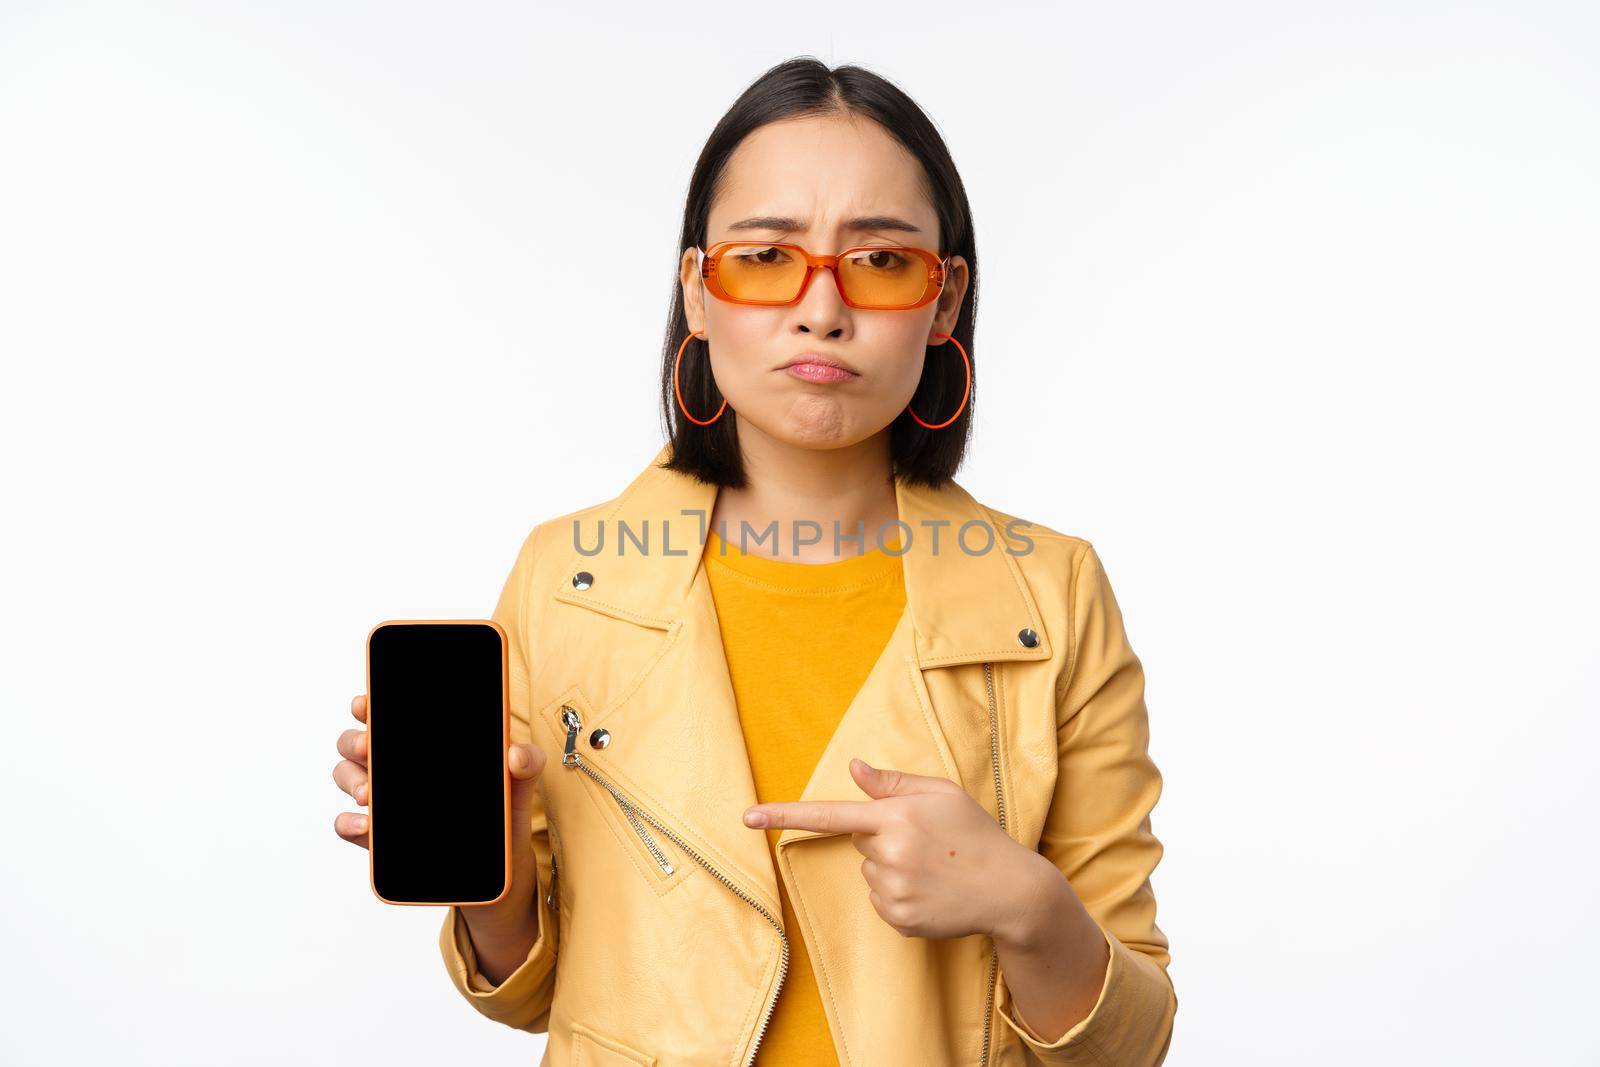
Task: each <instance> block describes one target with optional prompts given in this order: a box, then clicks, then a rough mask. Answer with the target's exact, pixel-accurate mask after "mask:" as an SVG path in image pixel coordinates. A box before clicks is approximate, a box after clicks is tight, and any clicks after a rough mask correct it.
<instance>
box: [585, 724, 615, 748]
mask: <svg viewBox="0 0 1600 1067" xmlns="http://www.w3.org/2000/svg"><path fill="white" fill-rule="evenodd" d="M610 743H611V731H610V730H607V729H605V728H604V727H602V728H601V729H598V730H596V731H595V732H594V733H592V734H590V735H589V747H590V748H605V747H606V746H607V745H609V744H610Z"/></svg>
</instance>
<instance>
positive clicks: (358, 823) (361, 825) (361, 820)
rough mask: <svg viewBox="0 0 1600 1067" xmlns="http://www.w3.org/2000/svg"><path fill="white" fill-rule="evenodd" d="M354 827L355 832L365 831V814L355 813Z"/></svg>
mask: <svg viewBox="0 0 1600 1067" xmlns="http://www.w3.org/2000/svg"><path fill="white" fill-rule="evenodd" d="M355 828H356V833H358V834H359V833H364V832H365V831H366V829H367V817H366V816H365V815H357V816H356V818H355Z"/></svg>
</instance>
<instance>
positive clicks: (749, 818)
mask: <svg viewBox="0 0 1600 1067" xmlns="http://www.w3.org/2000/svg"><path fill="white" fill-rule="evenodd" d="M744 824H745V825H746V826H757V827H759V826H765V825H767V813H766V812H764V811H747V812H745V813H744Z"/></svg>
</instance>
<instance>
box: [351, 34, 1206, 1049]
mask: <svg viewBox="0 0 1600 1067" xmlns="http://www.w3.org/2000/svg"><path fill="white" fill-rule="evenodd" d="M680 247H681V248H682V249H683V253H682V257H681V259H680V262H679V281H680V289H681V292H680V293H678V294H676V295H675V299H674V303H673V307H672V311H671V315H670V318H669V323H670V330H669V336H668V340H667V345H666V347H665V349H664V361H663V366H662V371H661V386H662V397H663V407H664V410H665V416H666V420H667V426H668V431H669V434H670V441H669V442H668V444H667V445H666V446H664V447H663V448H662V449H661V451H660V452H659V453H658V454H657V455H656V457H655V458H654V459H653V460H652V461H651V462H650V464H649V465H648V466H646V467H645V468H644V470H643V471H641V472H640V473H639V474H638V476H637V477H635V478H634V480H633V481H632V482H631V483H630V484H629V485H628V486H627V487H626V488H625V489H624V490H623V491H622V492H621V493H620V494H618V495H617V496H615V497H613V498H611V499H609V500H606V501H605V502H603V503H599V504H595V505H594V506H592V507H588V508H584V509H582V510H580V511H577V512H573V513H570V514H568V515H562V516H558V517H556V518H553V519H549V520H547V521H545V522H542V523H540V524H539V525H538V526H536V527H535V528H534V530H533V532H532V533H530V534H529V535H528V537H527V539H526V540H525V541H524V543H523V545H522V548H521V551H520V553H519V555H518V557H517V560H516V563H515V566H514V567H513V569H512V572H511V575H510V578H509V580H508V581H507V583H506V585H505V588H504V591H503V593H502V594H501V597H500V600H499V603H498V605H497V607H496V609H495V612H494V618H495V619H496V620H497V621H498V622H499V623H500V624H501V625H502V626H503V627H504V628H505V630H506V633H507V634H508V635H509V637H510V639H511V643H512V644H511V663H512V681H511V694H512V695H511V702H512V715H513V727H512V730H513V737H514V742H515V743H514V744H513V746H512V748H511V750H510V752H509V753H508V755H507V759H508V760H509V762H510V766H511V769H512V775H513V779H514V797H513V808H514V813H515V815H516V819H517V822H516V824H515V825H516V826H518V827H519V828H526V829H527V830H528V831H530V832H521V833H519V834H518V836H517V839H516V843H515V864H516V872H517V873H516V875H515V879H514V887H515V888H514V891H513V893H512V894H511V895H510V897H509V898H508V899H507V900H505V901H503V902H501V903H500V904H496V905H491V906H479V907H451V908H450V909H449V913H448V914H447V916H446V919H445V923H444V926H443V929H442V930H441V936H440V948H441V950H442V952H443V954H444V958H445V961H446V964H447V966H448V968H449V972H450V975H451V978H452V980H453V981H454V983H455V985H456V988H457V989H458V990H459V991H460V993H461V994H462V995H463V996H464V997H466V998H467V999H468V1001H469V1002H470V1003H471V1004H472V1005H473V1006H474V1007H475V1008H476V1009H477V1010H478V1011H480V1012H482V1013H483V1014H484V1015H486V1016H488V1017H489V1018H491V1019H495V1020H497V1021H499V1022H502V1023H505V1024H507V1025H510V1026H514V1027H518V1028H521V1029H524V1030H528V1031H531V1032H535V1033H548V1034H549V1041H548V1046H547V1052H546V1058H545V1061H544V1062H549V1063H568V1062H573V1063H586V1064H640V1063H643V1064H652V1063H653V1064H661V1065H663V1067H665V1065H676V1064H731V1065H735V1067H737V1065H739V1064H749V1063H763V1064H807V1065H810V1064H818V1063H840V1064H916V1065H922V1064H983V1065H991V1064H993V1065H998V1064H1019V1063H1027V1062H1043V1063H1048V1064H1090V1063H1093V1064H1128V1065H1152V1064H1158V1063H1160V1062H1161V1061H1162V1060H1163V1059H1164V1057H1165V1055H1166V1048H1167V1043H1168V1041H1169V1037H1170V1034H1171V1030H1172V1022H1173V1016H1174V1013H1175V1011H1176V1007H1177V1002H1176V998H1175V996H1174V994H1173V990H1172V986H1171V983H1170V982H1169V980H1168V977H1167V973H1166V967H1167V964H1168V961H1169V956H1168V952H1167V940H1166V938H1165V936H1164V935H1163V934H1162V932H1161V931H1160V929H1159V928H1158V927H1157V926H1156V924H1155V899H1154V896H1153V894H1152V891H1151V887H1150V882H1149V875H1150V873H1151V871H1152V870H1153V869H1154V868H1155V866H1156V864H1157V862H1158V860H1159V859H1160V857H1161V852H1162V846H1161V844H1160V843H1159V842H1158V841H1157V839H1156V838H1155V837H1154V836H1153V835H1152V833H1151V829H1150V821H1149V814H1150V810H1151V808H1152V807H1153V806H1154V805H1155V803H1156V800H1157V797H1158V795H1159V793H1160V790H1161V779H1160V776H1159V774H1158V772H1157V769H1156V767H1155V766H1154V765H1153V763H1152V762H1151V760H1150V759H1149V756H1148V754H1147V747H1146V742H1147V717H1146V708H1145V702H1144V676H1143V669H1142V667H1141V665H1140V662H1139V660H1138V658H1137V657H1136V656H1135V655H1134V653H1133V651H1132V649H1131V647H1130V646H1129V643H1128V640H1127V637H1126V635H1125V632H1124V629H1123V625H1122V619H1121V615H1120V613H1119V611H1118V607H1117V602H1116V600H1115V598H1114V597H1113V595H1112V591H1111V587H1110V585H1109V584H1108V581H1107V578H1106V575H1105V572H1104V571H1103V570H1102V569H1101V566H1100V562H1099V559H1098V557H1097V555H1096V553H1095V551H1094V549H1093V547H1092V546H1091V545H1090V544H1089V543H1088V542H1086V541H1083V540H1081V539H1079V538H1075V537H1070V536H1067V535H1064V534H1061V533H1057V532H1055V531H1053V530H1050V529H1048V528H1047V527H1043V526H1038V525H1035V524H1031V523H1027V522H1025V521H1023V520H1021V519H1019V518H1017V517H1015V516H1011V515H1007V514H1004V513H1002V512H1000V511H997V510H995V509H994V508H990V507H986V506H984V505H981V504H979V503H977V502H976V501H975V500H974V499H973V498H972V497H971V496H970V495H968V493H967V492H966V491H965V490H964V489H963V488H962V487H961V486H960V485H958V484H957V483H956V482H954V481H953V480H952V478H951V476H952V474H953V472H954V471H955V470H956V468H957V467H958V466H959V464H960V461H961V458H962V455H963V452H964V449H965V442H966V439H967V436H968V433H969V431H970V428H971V425H972V417H973V410H974V404H973V400H972V397H973V395H974V390H973V389H972V381H973V378H974V376H975V370H976V367H975V363H974V361H973V360H972V347H973V346H972V335H973V303H974V296H975V294H976V280H977V262H976V255H975V252H974V243H973V230H972V224H971V221H970V217H969V214H968V208H967V203H966V199H965V195H964V193H963V191H962V184H961V181H960V178H959V176H958V175H957V173H956V170H955V167H954V164H953V163H952V161H951V159H950V157H949V155H948V153H947V151H946V149H945V146H944V144H943V143H942V141H941V139H940V138H939V136H938V134H937V133H936V131H935V130H934V128H933V126H932V124H931V123H930V122H929V121H928V119H927V118H926V117H925V116H924V115H923V113H922V112H921V111H920V110H919V109H918V108H917V107H916V105H915V104H914V103H912V102H911V101H910V100H909V99H908V98H907V97H906V96H905V95H904V94H903V93H901V92H900V91H899V90H897V89H896V88H894V87H893V86H892V85H890V84H889V83H887V82H885V81H884V80H882V79H881V78H879V77H877V76H874V75H872V74H870V73H868V72H866V71H863V70H861V69H859V68H856V67H840V68H838V69H837V70H831V71H830V70H829V69H828V68H827V67H825V66H824V65H822V64H820V63H818V62H816V61H815V60H811V59H801V60H794V61H791V62H788V63H785V64H782V65H780V66H778V67H776V68H774V69H773V70H771V71H769V72H768V73H767V74H766V75H764V76H763V77H762V78H761V79H760V80H758V81H757V82H756V83H754V84H753V85H752V86H751V87H750V88H749V89H748V90H747V91H746V92H745V93H744V95H743V96H741V97H740V99H739V100H738V101H737V102H736V103H735V104H734V106H733V107H732V108H731V109H730V111H729V112H728V114H727V115H726V116H725V117H724V118H723V120H722V122H721V123H720V124H719V125H718V127H717V128H716V130H715V131H714V132H713V134H712V136H711V139H710V142H709V143H708V145H707V146H706V148H705V150H704V152H703V153H702V155H701V157H700V161H699V163H698V165H697V167H696V170H695V173H694V176H693V180H692V184H691V187H690V190H689V196H688V201H687V204H686V209H685V216H684V223H683V237H682V241H681V242H680ZM353 708H354V712H355V716H356V718H357V719H358V720H361V721H363V722H364V721H365V698H364V697H361V696H358V697H357V698H356V699H355V702H354V705H353ZM339 751H340V753H341V755H342V756H343V757H344V759H343V760H342V761H341V762H340V763H339V765H338V766H337V767H336V769H335V772H334V777H335V780H336V781H338V782H339V783H340V785H341V786H342V787H343V788H345V789H346V790H347V791H349V792H350V793H351V794H352V795H353V796H354V798H355V800H356V802H357V803H359V804H365V803H366V793H365V788H366V772H365V766H364V761H365V732H364V731H363V730H359V729H352V730H348V731H346V732H345V733H344V734H343V735H341V737H340V739H339ZM758 816H760V817H758ZM335 828H336V830H337V831H338V833H339V834H340V835H341V836H343V837H345V838H347V839H349V840H351V841H354V842H356V843H357V844H362V845H364V844H365V841H366V830H365V821H364V819H363V818H362V817H361V816H359V815H357V814H355V813H341V814H340V815H339V816H338V818H337V820H336V823H335Z"/></svg>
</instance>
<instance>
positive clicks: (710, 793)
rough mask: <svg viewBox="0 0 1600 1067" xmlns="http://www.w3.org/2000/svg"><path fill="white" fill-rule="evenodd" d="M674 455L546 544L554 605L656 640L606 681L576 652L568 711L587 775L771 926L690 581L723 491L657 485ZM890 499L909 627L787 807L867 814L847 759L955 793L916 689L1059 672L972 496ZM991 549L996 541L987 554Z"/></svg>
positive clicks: (731, 710) (735, 726) (942, 747)
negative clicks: (745, 897)
mask: <svg viewBox="0 0 1600 1067" xmlns="http://www.w3.org/2000/svg"><path fill="white" fill-rule="evenodd" d="M669 448H670V446H664V447H663V448H662V449H661V450H660V451H659V452H658V453H657V454H656V456H655V458H654V459H653V460H652V461H651V462H650V465H649V466H648V467H646V468H645V469H644V470H643V471H642V472H640V473H639V474H638V475H637V476H636V477H635V478H634V480H633V481H632V482H631V483H630V484H629V485H628V487H627V488H626V489H625V490H624V491H623V492H622V493H621V494H620V495H619V496H618V497H617V498H616V499H615V500H614V501H612V502H611V505H610V506H609V507H606V508H602V509H598V510H596V511H594V512H593V513H580V516H581V518H580V520H579V522H578V523H577V525H576V527H575V528H574V529H573V530H572V531H571V533H570V537H571V538H573V540H571V541H570V542H569V541H567V540H566V539H565V538H563V539H561V540H558V541H557V542H556V543H557V544H561V545H563V546H566V545H568V544H570V545H571V546H572V552H571V558H570V560H569V563H568V565H567V566H566V567H564V568H563V569H562V570H561V572H560V577H559V579H558V581H557V584H556V586H555V588H554V589H552V590H550V595H551V596H552V597H553V598H554V599H555V600H557V601H559V602H561V603H562V604H567V605H573V606H576V607H578V608H581V609H584V610H587V611H592V612H598V613H600V614H601V615H604V616H609V617H610V618H612V619H615V620H617V621H618V625H623V624H626V626H627V627H643V628H646V629H648V630H650V631H656V635H655V636H656V638H657V639H658V640H657V641H655V642H653V643H651V644H649V645H629V644H622V645H619V646H617V647H627V648H647V647H648V648H652V649H655V651H651V652H649V653H648V654H642V655H639V656H638V657H637V658H638V659H640V660H642V662H639V663H637V664H634V663H632V662H630V663H628V664H626V665H623V666H622V667H620V668H619V667H618V666H617V665H616V664H613V663H610V662H609V661H608V664H607V666H608V669H606V670H603V671H602V670H598V669H594V670H590V669H587V668H588V667H589V666H590V665H591V664H594V663H597V662H598V660H597V659H595V658H594V657H600V656H604V655H606V654H607V652H608V649H607V648H601V647H594V646H596V645H597V644H598V643H597V642H594V641H593V639H591V644H590V646H587V647H584V648H581V649H576V650H573V654H575V656H576V662H575V663H574V665H573V672H574V673H573V676H572V684H571V686H570V687H569V692H568V693H567V694H564V696H565V697H567V698H568V699H573V700H575V701H578V702H580V703H582V704H583V705H584V706H583V707H582V708H580V711H582V713H583V715H584V722H583V730H582V737H581V738H580V741H579V744H580V746H581V751H582V755H583V757H584V759H586V760H588V761H590V762H591V763H592V764H593V766H594V767H595V769H596V770H597V771H598V772H599V773H601V774H604V775H607V776H609V777H610V778H611V779H612V780H613V781H615V782H616V783H617V785H618V786H619V787H620V788H622V789H623V790H625V791H626V792H628V793H629V794H630V795H631V796H632V797H633V798H634V800H635V801H636V802H637V803H639V804H642V805H644V806H645V807H646V808H647V809H648V810H649V811H650V813H651V814H653V815H655V816H656V817H657V818H659V819H661V820H662V821H663V822H664V823H665V824H667V825H668V826H670V827H672V828H673V829H674V830H675V831H676V832H678V833H679V834H680V835H681V836H682V837H683V838H684V839H685V840H686V841H688V842H689V843H690V844H691V845H693V846H694V847H695V848H696V849H697V850H698V851H700V852H701V853H702V855H703V856H704V857H705V859H706V860H707V861H708V862H709V863H710V864H711V865H712V866H714V867H719V868H721V869H722V870H723V871H724V873H725V874H727V875H728V876H729V877H730V878H732V879H733V880H734V881H735V882H736V883H737V884H738V886H739V887H740V888H742V889H744V890H746V891H748V892H750V893H751V894H752V895H754V896H757V897H760V898H762V899H763V901H764V903H766V904H767V906H768V907H769V908H770V909H771V911H772V913H773V914H778V912H779V903H778V893H777V874H776V872H775V870H774V868H773V864H772V861H771V855H770V854H769V853H768V851H767V845H766V840H765V835H764V833H763V832H762V831H760V830H755V829H751V828H749V827H747V826H745V825H744V823H743V821H742V816H743V813H744V810H745V809H746V808H747V807H749V806H750V805H752V804H755V803H756V795H755V786H754V780H753V778H752V776H751V772H750V763H749V758H748V756H747V754H746V750H745V744H744V734H743V731H742V728H741V726H740V722H739V714H738V708H737V705H736V704H735V701H734V694H733V686H732V682H731V680H730V679H729V676H728V669H727V663H726V660H725V658H724V656H723V650H722V639H721V633H720V630H719V628H718V623H717V615H716V607H715V603H714V601H713V599H712V595H711V588H710V584H709V582H708V580H707V578H706V575H705V571H704V568H703V567H701V566H700V554H701V551H702V548H703V546H704V539H705V524H706V523H707V522H708V521H709V518H710V515H711V513H712V509H713V507H714V505H715V503H716V496H717V491H718V487H717V486H715V485H712V484H707V483H702V482H699V481H696V480H695V479H693V478H692V477H690V476H688V475H685V474H680V473H678V472H676V471H670V470H665V469H663V468H661V467H660V466H659V465H660V464H661V463H662V462H664V461H665V460H666V459H667V457H668V455H669ZM895 494H896V500H897V504H898V508H899V515H900V519H901V521H902V522H903V523H905V524H906V527H903V528H902V529H901V531H900V532H901V540H902V543H903V544H905V545H906V546H907V547H906V551H905V554H904V555H903V557H902V564H903V566H904V568H905V587H906V610H905V612H904V613H903V614H902V616H901V618H900V620H899V623H898V624H897V625H896V627H895V629H894V631H893V633H892V635H891V637H890V639H889V641H888V642H887V643H886V645H885V647H884V649H883V652H882V653H881V654H880V656H879V658H878V660H877V662H876V663H875V664H874V666H873V668H872V670H871V672H870V673H869V674H868V676H867V679H866V681H865V683H864V684H863V685H862V687H861V689H860V690H859V691H858V692H857V693H856V695H855V697H854V699H853V700H852V701H851V703H850V705H849V707H848V708H847V709H846V711H845V712H844V714H843V716H842V718H841V719H840V721H839V724H838V727H837V728H836V730H835V732H834V734H833V737H832V738H831V740H830V741H829V743H828V745H827V747H826V748H825V749H824V751H823V754H822V756H821V758H820V759H819V760H818V762H817V765H816V767H815V768H814V769H813V771H812V774H811V777H810V779H809V781H808V782H807V784H806V787H805V790H804V791H803V793H802V794H801V796H800V797H799V798H797V799H801V800H864V799H866V797H865V795H864V794H863V793H862V792H861V790H860V789H859V788H858V787H857V786H856V784H855V780H854V779H853V778H852V777H851V776H850V759H851V757H853V756H854V757H860V758H862V759H865V760H866V761H867V762H869V763H872V764H873V765H875V766H880V767H893V768H896V769H899V770H905V771H910V772H912V773H916V774H928V775H937V776H940V777H947V778H951V779H954V780H956V781H960V777H959V772H958V771H957V765H956V760H955V759H954V758H953V755H952V753H951V750H950V747H949V744H948V742H947V741H946V734H945V731H944V730H943V729H942V728H941V725H940V709H938V708H936V707H934V706H933V702H932V700H931V698H930V696H929V689H928V685H927V684H926V679H925V678H924V674H923V672H924V671H929V670H937V669H940V668H945V667H951V666H956V665H959V664H965V663H977V662H983V661H998V660H1038V659H1046V658H1048V657H1049V656H1050V654H1051V652H1050V649H1051V640H1052V637H1051V635H1050V634H1048V633H1047V632H1046V631H1045V629H1044V626H1043V623H1042V620H1041V618H1040V615H1039V611H1038V609H1037V606H1036V605H1035V602H1034V600H1033V598H1032V595H1031V593H1030V592H1029V590H1028V587H1027V584H1026V582H1025V581H1024V580H1023V576H1022V573H1021V570H1020V569H1019V567H1018V566H1017V563H1016V560H1015V559H1014V558H1013V556H1012V555H1011V553H1010V552H1008V551H1007V550H1006V544H1007V542H1006V541H1005V539H1004V537H1003V535H1004V531H1003V530H993V529H992V521H993V520H992V519H991V518H990V517H989V515H988V514H987V513H986V512H985V511H984V510H983V508H982V507H981V506H980V505H978V503H977V502H976V501H975V500H974V499H973V498H972V497H971V496H970V495H969V494H968V493H967V492H966V490H965V489H963V488H962V487H961V486H959V485H958V484H956V483H954V482H950V483H947V484H946V485H944V486H943V487H940V488H938V489H931V488H928V487H924V486H911V485H905V484H902V483H899V482H898V481H897V482H896V488H895ZM969 523H977V524H979V525H975V526H970V527H968V528H967V529H966V530H965V531H964V536H963V541H964V543H965V545H966V546H968V548H967V549H966V550H964V549H963V547H962V543H961V542H958V540H957V538H958V535H962V534H963V525H964V524H969ZM908 528H909V529H908ZM990 536H993V537H994V538H995V540H994V542H993V544H992V545H990V546H989V548H988V550H987V551H983V550H982V549H983V548H984V547H985V546H986V545H989V537H990ZM1011 543H1012V545H1013V551H1016V548H1015V544H1016V542H1015V541H1012V542H1011ZM597 545H600V546H602V547H601V549H600V551H598V552H594V551H593V550H594V548H595V546H597ZM579 546H582V547H583V549H584V550H585V551H582V552H580V551H579ZM869 547H870V543H869ZM589 553H592V554H589ZM579 571H586V572H588V573H589V575H590V581H589V583H588V585H587V588H584V589H579V588H576V587H575V585H574V583H573V581H572V576H573V575H574V574H576V573H577V572H579ZM1024 627H1028V628H1031V629H1032V630H1033V631H1034V632H1035V633H1036V634H1037V635H1038V640H1037V643H1036V644H1035V645H1033V646H1032V647H1027V646H1025V645H1023V644H1022V643H1021V641H1020V640H1019V638H1018V632H1019V631H1020V630H1022V629H1023V628H1024ZM599 679H605V681H603V682H602V681H599ZM949 713H950V711H949V709H946V714H949ZM602 725H603V726H605V727H606V728H607V730H608V731H609V732H610V734H611V742H610V744H608V745H607V746H606V747H605V748H603V749H596V748H592V747H590V746H589V745H588V744H587V743H586V739H587V738H588V737H589V735H590V733H591V731H592V730H593V729H594V728H595V727H597V726H602ZM962 784H963V785H969V784H970V783H962ZM819 836H829V835H823V834H817V833H814V832H812V831H802V830H795V829H790V830H785V831H783V833H782V834H781V835H780V836H779V838H778V847H779V848H784V847H785V846H787V845H790V844H793V843H795V842H799V841H803V840H807V839H809V838H815V837H819Z"/></svg>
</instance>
